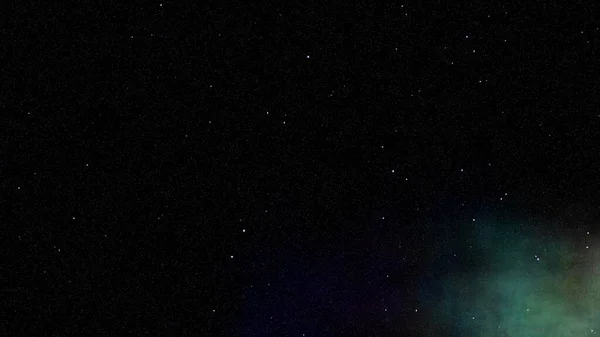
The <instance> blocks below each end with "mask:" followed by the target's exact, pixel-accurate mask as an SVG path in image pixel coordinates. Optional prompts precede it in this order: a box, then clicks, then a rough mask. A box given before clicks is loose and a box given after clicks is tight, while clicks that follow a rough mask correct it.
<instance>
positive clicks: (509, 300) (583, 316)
mask: <svg viewBox="0 0 600 337" xmlns="http://www.w3.org/2000/svg"><path fill="white" fill-rule="evenodd" d="M524 228H525V227H522V226H521V225H514V226H506V225H503V226H499V225H494V224H490V223H487V224H477V226H474V227H473V228H472V232H471V233H469V235H465V236H464V238H460V239H459V240H460V241H461V243H460V244H461V245H462V246H465V247H467V248H466V250H465V251H462V252H461V254H462V256H461V255H460V254H457V256H456V257H455V259H456V260H457V261H458V262H457V265H456V266H450V267H449V266H448V265H447V264H440V263H437V264H432V268H433V269H432V270H431V271H430V273H429V275H428V276H425V277H423V278H422V279H421V286H420V295H419V296H420V305H421V306H422V308H423V309H424V310H425V311H426V312H427V315H428V317H427V318H428V320H429V324H428V327H427V329H428V330H429V331H427V334H435V335H438V334H439V333H442V332H443V333H444V335H446V336H447V335H461V336H481V337H483V336H485V337H491V336H505V337H521V336H522V337H525V336H527V337H535V336H540V337H541V336H545V337H554V336H556V337H558V336H561V337H564V336H594V335H596V334H597V333H598V332H599V331H600V273H599V270H600V269H599V268H598V267H599V265H600V249H599V248H598V247H596V245H594V239H593V238H592V236H591V235H590V234H589V232H586V231H583V232H582V233H581V235H576V236H573V237H569V238H565V237H553V236H551V235H548V234H547V233H544V232H543V231H537V232H536V231H535V230H526V229H524ZM596 241H597V240H596ZM598 246H600V242H598ZM461 261H463V262H462V263H461ZM464 261H470V262H469V263H465V262H464ZM465 265H467V267H465ZM457 266H460V267H457Z"/></svg>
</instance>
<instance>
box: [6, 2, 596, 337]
mask: <svg viewBox="0 0 600 337" xmlns="http://www.w3.org/2000/svg"><path fill="white" fill-rule="evenodd" d="M597 10H598V6H597V5H596V3H595V2H593V1H589V2H583V1H575V2H566V3H563V4H559V2H539V3H538V2H534V3H529V2H528V3H524V4H523V3H519V4H517V5H509V4H504V3H501V2H495V3H494V4H492V3H491V2H490V3H489V4H488V3H485V2H481V1H479V2H473V3H468V2H464V3H442V2H435V3H428V4H419V3H409V2H403V3H395V4H378V3H366V2H360V3H356V4H354V3H353V4H345V3H342V2H296V1H291V2H289V1H288V2H280V3H269V4H268V3H260V4H241V3H237V4H236V3H234V2H223V1H214V2H204V1H200V2H191V1H190V2H176V1H165V2H162V5H161V3H160V2H154V1H143V2H136V3H127V4H125V3H124V2H123V1H118V2H117V1H85V2H80V3H73V4H68V5H67V4H65V3H62V2H59V3H52V4H44V5H43V6H40V5H39V4H35V3H33V2H12V3H11V4H9V6H7V8H6V10H5V11H4V13H3V14H2V16H3V21H2V25H1V28H2V29H1V36H0V41H2V42H1V43H0V53H1V54H0V58H1V59H2V66H1V81H0V85H1V89H0V111H2V112H1V113H0V141H1V144H0V145H1V148H0V150H1V152H0V178H1V179H0V188H1V191H0V214H1V215H0V217H1V218H0V221H1V222H0V223H1V224H2V226H3V227H2V228H3V231H2V232H3V235H1V237H2V238H3V239H2V241H3V242H2V248H1V249H2V256H3V260H4V261H5V262H4V263H2V272H1V275H2V279H1V282H2V295H1V298H2V302H3V304H2V305H1V307H2V317H3V318H2V321H3V323H2V324H1V325H2V334H3V335H6V336H16V335H27V336H32V335H40V334H43V335H48V336H66V335H79V336H84V335H90V336H92V335H94V336H99V335H107V336H108V335H110V336H114V335H130V336H179V335H182V336H183V335H185V336H419V335H423V333H422V331H424V329H425V326H426V325H427V324H428V323H427V319H426V317H425V316H426V313H425V312H422V311H417V312H415V309H416V308H418V303H417V297H418V293H419V289H421V288H422V283H423V282H425V281H423V275H427V273H428V271H431V270H436V271H440V270H441V271H443V270H450V269H454V270H455V269H467V270H468V268H470V266H473V265H476V264H477V263H478V261H477V257H476V255H470V254H468V253H467V252H466V251H467V250H468V248H469V247H466V246H464V245H461V240H460V239H458V238H460V237H461V236H462V235H466V236H468V235H469V233H470V227H469V225H470V224H471V223H472V222H473V221H472V219H474V218H476V219H477V221H480V219H482V220H481V221H497V222H511V221H513V222H514V221H524V222H525V223H527V224H528V225H529V226H537V227H540V226H541V228H538V229H542V230H544V231H547V232H548V233H558V234H560V235H564V236H570V235H572V233H573V232H575V231H578V230H580V229H581V228H583V227H587V228H589V226H594V225H595V224H597V223H598V220H599V216H600V212H599V211H598V207H597V203H598V201H599V200H600V198H599V197H600V188H599V187H600V180H599V179H598V164H600V161H599V157H598V155H599V151H600V137H598V134H599V131H600V110H599V103H600V95H599V92H600V91H599V90H600V81H599V74H600V72H599V70H600V69H599V67H598V61H597V59H598V50H599V46H600V30H599V29H600V23H599V22H598V20H597V18H595V17H594V13H596V12H597ZM467 36H468V37H467ZM307 55H309V56H310V58H307ZM284 122H285V123H284ZM500 198H502V199H500ZM532 219H537V222H536V221H534V220H532ZM461 253H462V254H461ZM454 254H458V258H457V257H455V256H454ZM231 256H233V258H231ZM446 333H448V334H449V333H450V332H446Z"/></svg>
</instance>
